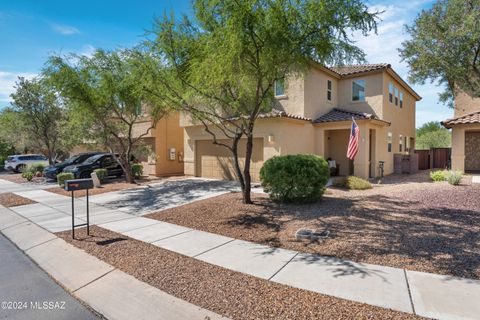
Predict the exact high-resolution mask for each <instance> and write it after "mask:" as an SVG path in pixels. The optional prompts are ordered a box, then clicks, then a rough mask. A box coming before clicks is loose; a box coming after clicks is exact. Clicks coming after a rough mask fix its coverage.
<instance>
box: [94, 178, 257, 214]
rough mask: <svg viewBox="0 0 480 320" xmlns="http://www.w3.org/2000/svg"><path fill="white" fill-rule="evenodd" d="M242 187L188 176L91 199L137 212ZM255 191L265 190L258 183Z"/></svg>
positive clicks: (170, 205) (179, 203) (166, 206)
mask: <svg viewBox="0 0 480 320" xmlns="http://www.w3.org/2000/svg"><path fill="white" fill-rule="evenodd" d="M232 191H240V187H239V185H238V182H236V181H223V180H209V179H199V178H188V179H181V180H168V181H165V182H160V183H155V184H150V185H148V186H145V187H141V188H134V189H128V190H121V191H115V192H109V193H105V194H100V195H96V196H92V197H90V202H92V203H95V204H98V205H103V206H106V207H108V208H111V209H117V210H119V211H123V212H126V213H129V214H133V215H144V214H147V213H151V212H155V211H160V210H164V209H168V208H173V207H177V206H179V205H183V204H187V203H190V202H193V201H198V200H202V199H207V198H210V197H214V196H218V195H221V194H224V193H227V192H232ZM252 191H253V192H261V189H260V188H258V187H256V188H254V190H252Z"/></svg>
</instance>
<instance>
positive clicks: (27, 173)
mask: <svg viewBox="0 0 480 320" xmlns="http://www.w3.org/2000/svg"><path fill="white" fill-rule="evenodd" d="M33 177H34V174H33V172H31V171H25V172H22V178H24V179H27V181H32V179H33Z"/></svg>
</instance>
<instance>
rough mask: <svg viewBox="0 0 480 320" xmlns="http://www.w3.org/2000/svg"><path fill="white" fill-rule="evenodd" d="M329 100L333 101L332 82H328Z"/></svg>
mask: <svg viewBox="0 0 480 320" xmlns="http://www.w3.org/2000/svg"><path fill="white" fill-rule="evenodd" d="M327 100H328V101H332V81H331V80H327Z"/></svg>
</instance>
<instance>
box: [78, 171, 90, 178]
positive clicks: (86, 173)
mask: <svg viewBox="0 0 480 320" xmlns="http://www.w3.org/2000/svg"><path fill="white" fill-rule="evenodd" d="M90 177H91V176H90V173H88V172H82V173H81V174H80V179H88V178H90Z"/></svg>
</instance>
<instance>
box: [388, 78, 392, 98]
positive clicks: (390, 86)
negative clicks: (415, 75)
mask: <svg viewBox="0 0 480 320" xmlns="http://www.w3.org/2000/svg"><path fill="white" fill-rule="evenodd" d="M388 101H390V103H393V84H392V83H391V82H390V83H389V84H388Z"/></svg>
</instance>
